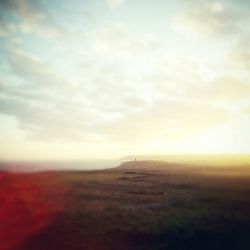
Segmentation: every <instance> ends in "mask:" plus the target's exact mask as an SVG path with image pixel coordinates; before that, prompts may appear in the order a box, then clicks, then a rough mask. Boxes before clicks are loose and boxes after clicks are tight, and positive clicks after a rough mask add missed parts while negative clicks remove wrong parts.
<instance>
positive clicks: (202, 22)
mask: <svg viewBox="0 0 250 250" xmlns="http://www.w3.org/2000/svg"><path fill="white" fill-rule="evenodd" d="M248 21H249V15H248V13H247V12H246V11H245V9H243V8H240V9H239V8H238V6H234V5H232V4H230V3H229V2H226V1H221V2H218V1H212V0H200V1H192V0H191V1H188V6H187V7H186V9H184V10H182V11H180V12H179V14H177V15H176V16H175V18H174V23H173V26H174V28H175V29H176V30H177V31H183V32H187V33H193V34H198V35H201V36H210V35H216V36H221V35H222V36H224V35H235V34H239V33H241V32H242V29H245V27H246V26H245V23H247V22H248Z"/></svg>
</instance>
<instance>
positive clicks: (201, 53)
mask: <svg viewBox="0 0 250 250" xmlns="http://www.w3.org/2000/svg"><path fill="white" fill-rule="evenodd" d="M249 11H250V1H249V0H238V1H235V0H220V1H214V0H176V1H170V0H154V1H153V0H72V1H66V0H60V1H59V0H55V1H49V0H43V1H42V0H0V76H1V77H0V159H5V160H6V159H7V160H19V159H24V160H30V159H31V160H36V159H46V160H51V159H60V160H62V159H104V158H119V157H122V156H124V155H128V154H129V155H131V154H133V155H135V154H182V153H195V154H204V153H215V154H241V153H250V46H249V40H250V15H249Z"/></svg>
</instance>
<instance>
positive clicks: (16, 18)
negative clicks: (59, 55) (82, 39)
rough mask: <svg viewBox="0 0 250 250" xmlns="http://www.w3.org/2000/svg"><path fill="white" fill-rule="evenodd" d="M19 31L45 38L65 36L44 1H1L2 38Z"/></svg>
mask: <svg viewBox="0 0 250 250" xmlns="http://www.w3.org/2000/svg"><path fill="white" fill-rule="evenodd" d="M17 31H19V32H21V33H23V34H33V35H34V34H35V35H37V36H40V37H43V38H52V37H60V36H62V35H63V34H64V31H63V29H62V27H60V26H59V25H58V24H57V23H56V22H54V20H53V19H52V18H51V15H49V14H48V12H47V7H46V5H45V4H43V2H42V1H39V0H38V1H36V0H23V1H20V0H12V1H5V0H4V1H1V2H0V37H1V36H2V37H6V36H8V35H12V34H15V32H17Z"/></svg>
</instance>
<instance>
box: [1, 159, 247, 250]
mask: <svg viewBox="0 0 250 250" xmlns="http://www.w3.org/2000/svg"><path fill="white" fill-rule="evenodd" d="M0 201H1V204H0V249H1V250H50V249H53V250H54V249H56V250H71V249H72V250H78V249H79V250H80V249H81V250H104V249H105V250H130V249H136V250H137V249H138V250H158V249H159V250H160V249H162V250H163V249H166V250H168V249H169V250H208V249H209V250H210V249H211V250H222V249H227V250H230V249H232V250H241V249H242V250H243V249H244V250H247V249H250V237H249V235H250V165H242V166H228V167H225V166H219V167H216V166H213V167H208V166H205V167H204V166H203V167H201V166H193V165H183V164H170V163H166V162H156V161H137V162H127V163H123V164H122V165H121V166H120V167H117V168H113V169H109V170H98V171H57V172H56V171H53V172H40V173H19V174H17V173H7V172H0Z"/></svg>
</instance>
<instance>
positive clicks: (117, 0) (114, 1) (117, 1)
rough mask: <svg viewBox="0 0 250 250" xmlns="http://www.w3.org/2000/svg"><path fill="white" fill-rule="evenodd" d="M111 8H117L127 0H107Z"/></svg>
mask: <svg viewBox="0 0 250 250" xmlns="http://www.w3.org/2000/svg"><path fill="white" fill-rule="evenodd" d="M105 1H106V3H107V5H108V6H109V7H110V8H111V9H116V8H118V7H120V6H122V5H123V4H124V3H125V0H105Z"/></svg>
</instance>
